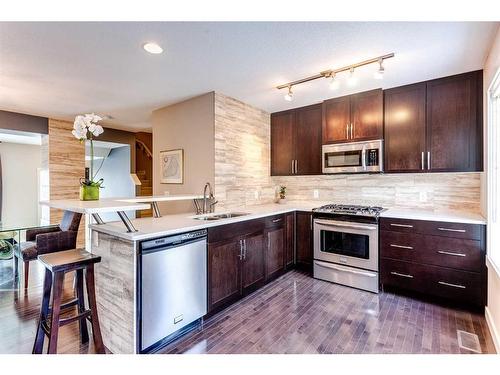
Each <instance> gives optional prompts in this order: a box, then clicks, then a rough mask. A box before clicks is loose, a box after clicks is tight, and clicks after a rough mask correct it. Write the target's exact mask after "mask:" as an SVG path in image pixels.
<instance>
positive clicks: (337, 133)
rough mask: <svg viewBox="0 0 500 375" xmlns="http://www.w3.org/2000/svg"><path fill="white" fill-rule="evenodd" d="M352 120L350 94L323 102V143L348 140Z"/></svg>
mask: <svg viewBox="0 0 500 375" xmlns="http://www.w3.org/2000/svg"><path fill="white" fill-rule="evenodd" d="M350 122H351V113H350V100H349V96H343V97H340V98H335V99H330V100H326V101H324V102H323V137H322V138H323V144H327V143H335V142H346V141H347V140H348V139H349V136H350V132H349V129H348V128H349V124H350Z"/></svg>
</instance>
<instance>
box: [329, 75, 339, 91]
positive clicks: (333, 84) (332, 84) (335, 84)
mask: <svg viewBox="0 0 500 375" xmlns="http://www.w3.org/2000/svg"><path fill="white" fill-rule="evenodd" d="M335 75H336V74H335V73H332V75H331V77H332V79H331V81H330V89H331V90H337V89H338V88H339V87H340V82H339V81H338V80H337V79H335Z"/></svg>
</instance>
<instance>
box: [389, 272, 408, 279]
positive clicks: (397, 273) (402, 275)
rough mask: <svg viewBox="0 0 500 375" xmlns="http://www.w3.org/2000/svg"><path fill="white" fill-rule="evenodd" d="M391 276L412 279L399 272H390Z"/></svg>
mask: <svg viewBox="0 0 500 375" xmlns="http://www.w3.org/2000/svg"><path fill="white" fill-rule="evenodd" d="M391 275H396V276H401V277H406V278H407V279H413V276H412V275H408V274H406V273H399V272H394V271H392V272H391Z"/></svg>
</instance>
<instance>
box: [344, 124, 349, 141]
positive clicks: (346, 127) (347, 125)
mask: <svg viewBox="0 0 500 375" xmlns="http://www.w3.org/2000/svg"><path fill="white" fill-rule="evenodd" d="M345 139H349V124H346V126H345Z"/></svg>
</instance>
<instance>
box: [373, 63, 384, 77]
mask: <svg viewBox="0 0 500 375" xmlns="http://www.w3.org/2000/svg"><path fill="white" fill-rule="evenodd" d="M383 63H384V60H383V59H379V60H378V70H377V71H376V72H375V73H373V78H375V79H382V78H384V72H385V69H384V65H382V64H383Z"/></svg>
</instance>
